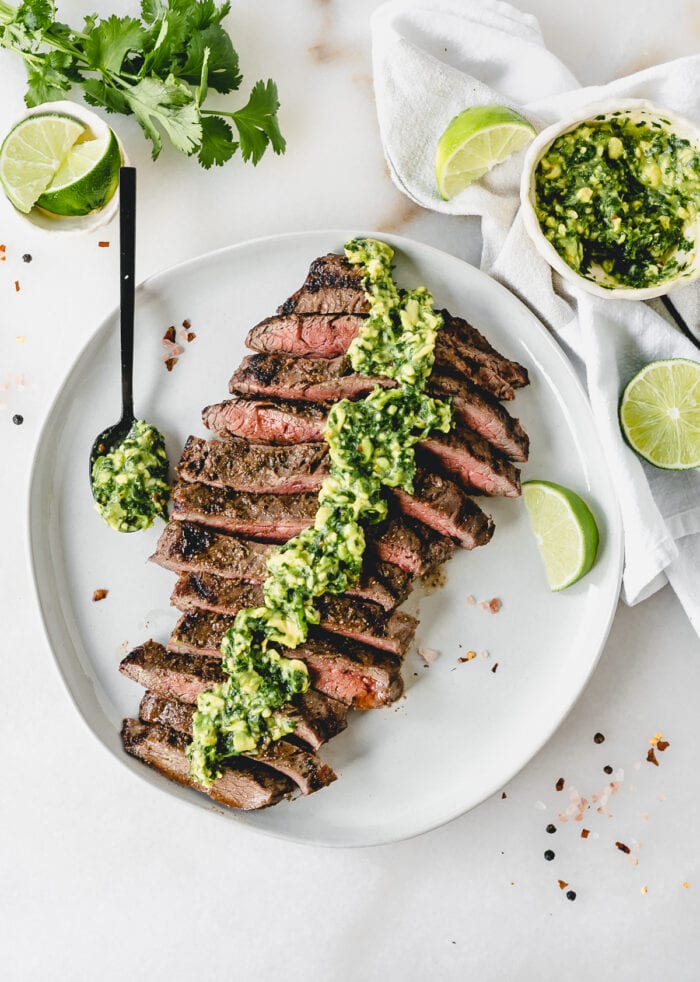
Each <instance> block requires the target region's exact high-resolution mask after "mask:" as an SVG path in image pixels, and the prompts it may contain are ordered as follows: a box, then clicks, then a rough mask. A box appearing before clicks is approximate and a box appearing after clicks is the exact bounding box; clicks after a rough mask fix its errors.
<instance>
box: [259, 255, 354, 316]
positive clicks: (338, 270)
mask: <svg viewBox="0 0 700 982" xmlns="http://www.w3.org/2000/svg"><path fill="white" fill-rule="evenodd" d="M368 309H369V307H368V304H367V299H366V297H365V293H364V290H363V289H362V272H361V270H360V268H359V266H353V264H352V263H349V262H348V261H347V259H346V258H345V256H339V255H336V254H335V253H332V252H331V253H329V254H328V255H327V256H319V258H318V259H314V261H313V262H312V263H311V266H310V267H309V272H308V275H307V277H306V279H305V280H304V283H303V285H302V286H301V287H300V289H298V290H297V292H296V293H293V294H292V296H291V297H289V299H288V300H285V301H284V303H283V304H282V305H281V306H280V307H278V310H277V312H278V313H279V314H291V313H294V312H296V313H298V314H303V313H338V312H346V313H350V314H354V313H367V310H368Z"/></svg>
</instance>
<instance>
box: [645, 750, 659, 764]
mask: <svg viewBox="0 0 700 982" xmlns="http://www.w3.org/2000/svg"><path fill="white" fill-rule="evenodd" d="M647 762H648V763H649V764H653V765H654V767H658V766H659V762H658V760H657V759H656V754H655V753H654V748H653V747H649V753H648V754H647Z"/></svg>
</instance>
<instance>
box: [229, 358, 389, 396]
mask: <svg viewBox="0 0 700 982" xmlns="http://www.w3.org/2000/svg"><path fill="white" fill-rule="evenodd" d="M377 385H380V386H382V387H383V388H386V389H391V388H394V387H395V386H396V383H395V382H394V381H393V380H392V379H389V378H383V377H377V378H372V377H370V376H366V375H357V374H356V373H355V372H353V370H352V366H351V365H350V362H349V361H348V360H347V358H345V357H342V358H333V359H331V360H329V359H327V358H292V357H290V356H288V355H278V354H270V355H268V354H256V355H248V356H247V357H245V358H244V359H243V361H242V362H241V365H240V367H239V368H237V369H236V371H235V372H234V373H233V375H232V376H231V380H230V382H229V385H228V388H229V392H231V393H233V394H234V395H254V396H266V397H268V398H271V399H287V400H289V399H297V400H299V401H303V402H337V401H338V400H339V399H358V398H359V397H360V396H365V395H367V394H368V393H370V392H371V391H372V389H373V388H374V387H375V386H377Z"/></svg>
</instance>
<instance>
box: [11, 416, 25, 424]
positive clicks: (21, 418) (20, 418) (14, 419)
mask: <svg viewBox="0 0 700 982" xmlns="http://www.w3.org/2000/svg"><path fill="white" fill-rule="evenodd" d="M12 422H13V423H14V424H15V426H21V425H22V423H23V422H24V416H20V414H19V413H15V415H14V416H13V417H12Z"/></svg>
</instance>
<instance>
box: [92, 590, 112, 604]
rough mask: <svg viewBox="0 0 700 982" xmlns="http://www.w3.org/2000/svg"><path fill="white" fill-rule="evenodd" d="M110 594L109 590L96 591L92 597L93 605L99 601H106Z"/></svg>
mask: <svg viewBox="0 0 700 982" xmlns="http://www.w3.org/2000/svg"><path fill="white" fill-rule="evenodd" d="M108 593H109V590H95V592H94V593H93V595H92V600H93V603H97V601H98V600H104V598H105V597H106V596H107V594H108Z"/></svg>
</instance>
